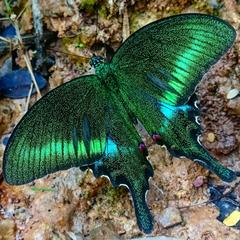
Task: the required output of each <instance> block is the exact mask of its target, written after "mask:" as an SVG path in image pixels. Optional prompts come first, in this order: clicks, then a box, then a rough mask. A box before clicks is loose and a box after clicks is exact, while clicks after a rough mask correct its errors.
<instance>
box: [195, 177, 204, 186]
mask: <svg viewBox="0 0 240 240" xmlns="http://www.w3.org/2000/svg"><path fill="white" fill-rule="evenodd" d="M203 184H204V177H203V176H198V177H197V178H196V179H195V180H194V181H193V186H194V187H196V188H199V187H201V186H202V185H203Z"/></svg>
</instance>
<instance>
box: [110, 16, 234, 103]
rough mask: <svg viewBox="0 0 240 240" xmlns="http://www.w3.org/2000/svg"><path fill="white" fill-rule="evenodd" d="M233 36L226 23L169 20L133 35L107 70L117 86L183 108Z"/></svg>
mask: <svg viewBox="0 0 240 240" xmlns="http://www.w3.org/2000/svg"><path fill="white" fill-rule="evenodd" d="M235 36H236V33H235V30H234V29H233V28H232V27H231V26H230V25H229V24H228V23H226V22H224V21H222V20H220V19H218V18H215V17H213V16H208V15H202V14H183V15H178V16H173V17H169V18H166V19H163V20H160V21H156V22H153V23H151V24H149V25H147V26H145V27H143V28H141V29H140V30H138V31H137V32H135V33H134V34H132V35H131V36H130V37H129V38H128V39H127V40H126V41H125V42H124V44H123V45H122V46H121V47H120V48H119V49H118V51H117V52H116V54H115V55H114V57H113V59H112V62H111V68H112V69H113V73H115V74H116V76H117V77H118V79H119V82H120V85H125V84H126V85H130V86H131V87H132V88H140V89H142V90H145V91H146V92H147V93H148V94H150V95H152V96H154V97H155V98H156V99H158V100H159V101H162V102H165V103H168V104H171V105H182V104H184V103H186V102H187V100H188V98H189V96H190V95H191V94H192V93H193V92H194V90H195V87H196V85H197V83H198V82H199V81H200V80H201V78H202V76H203V75H204V73H206V72H207V71H208V69H209V68H210V67H211V65H212V64H213V63H215V62H216V61H217V60H218V59H219V58H220V57H221V56H222V55H223V53H225V52H226V51H227V50H228V49H229V47H230V46H231V45H232V43H233V41H234V39H235Z"/></svg>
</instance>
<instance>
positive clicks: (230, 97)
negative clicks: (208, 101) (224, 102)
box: [227, 88, 239, 99]
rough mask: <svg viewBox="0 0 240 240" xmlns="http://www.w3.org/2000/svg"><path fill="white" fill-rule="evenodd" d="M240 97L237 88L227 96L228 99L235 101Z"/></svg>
mask: <svg viewBox="0 0 240 240" xmlns="http://www.w3.org/2000/svg"><path fill="white" fill-rule="evenodd" d="M238 95H239V90H238V89H236V88H233V89H231V90H230V91H229V92H228V94H227V99H233V98H235V97H237V96H238Z"/></svg>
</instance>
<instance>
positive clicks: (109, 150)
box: [105, 137, 118, 157]
mask: <svg viewBox="0 0 240 240" xmlns="http://www.w3.org/2000/svg"><path fill="white" fill-rule="evenodd" d="M117 153H118V147H117V144H116V143H115V142H114V141H113V140H112V139H111V138H110V137H108V138H107V144H106V149H105V155H106V156H110V157H113V156H115V155H116V154H117Z"/></svg>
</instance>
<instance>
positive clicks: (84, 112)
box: [3, 14, 236, 233]
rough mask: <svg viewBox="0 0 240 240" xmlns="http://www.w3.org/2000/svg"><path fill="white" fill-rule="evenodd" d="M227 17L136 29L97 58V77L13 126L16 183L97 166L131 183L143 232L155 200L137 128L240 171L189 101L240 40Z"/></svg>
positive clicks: (53, 96)
mask: <svg viewBox="0 0 240 240" xmlns="http://www.w3.org/2000/svg"><path fill="white" fill-rule="evenodd" d="M235 36H236V33H235V31H234V29H233V28H232V27H231V26H230V25H229V24H227V23H226V22H224V21H222V20H220V19H218V18H215V17H212V16H207V15H202V14H184V15H178V16H173V17H169V18H166V19H163V20H159V21H156V22H153V23H151V24H149V25H147V26H145V27H143V28H142V29H140V30H138V31H137V32H136V33H134V34H132V35H131V36H130V37H129V38H128V39H127V40H126V41H125V42H124V43H123V45H122V46H121V47H120V48H119V49H118V50H117V52H116V53H115V55H114V56H113V58H112V60H111V62H110V63H107V62H106V61H105V60H104V59H103V58H102V57H100V56H94V57H93V58H92V59H91V62H90V64H91V65H92V66H93V67H94V68H95V75H88V76H82V77H79V78H76V79H74V80H72V81H70V82H68V83H66V84H64V85H62V86H60V87H58V88H56V89H54V90H53V91H51V92H49V93H48V94H46V95H45V96H44V97H43V98H42V99H41V100H40V101H38V102H37V103H36V104H35V105H33V107H32V108H31V109H30V110H29V111H28V113H27V114H26V115H25V116H24V117H23V119H22V120H21V121H20V123H19V124H18V125H17V126H16V128H15V129H14V132H13V133H12V135H11V137H10V139H9V142H8V145H7V147H6V150H5V152H4V159H3V173H4V178H5V180H6V182H8V183H9V184H15V185H20V184H25V183H28V182H31V181H33V180H34V179H37V178H40V177H43V176H45V175H46V174H49V173H52V172H56V171H58V170H64V169H67V168H70V167H80V168H81V169H86V168H88V167H89V168H91V169H92V170H93V173H94V175H95V176H96V177H100V176H102V175H105V176H108V177H109V179H110V180H111V183H112V184H113V186H118V185H121V184H123V185H126V186H127V187H128V188H129V190H130V192H131V195H132V198H133V203H134V207H135V212H136V217H137V222H138V225H139V228H140V230H142V231H144V232H145V233H150V232H151V231H152V229H153V218H152V216H151V214H150V211H149V208H148V206H147V203H146V199H145V195H146V192H147V190H148V189H149V184H148V180H149V178H150V177H151V176H153V168H152V166H151V164H150V163H149V161H148V160H147V159H146V155H147V150H146V147H145V145H144V144H143V143H142V140H141V138H140V136H139V134H138V132H137V130H136V128H135V126H134V124H135V123H137V122H138V121H140V122H141V123H142V124H143V126H144V127H145V129H146V130H147V132H148V133H149V134H150V135H152V137H153V139H154V140H155V141H156V142H157V143H159V144H162V145H166V146H167V148H168V149H169V151H170V152H171V153H172V154H173V155H174V156H177V157H181V156H185V157H187V158H189V159H192V160H194V161H196V162H198V163H200V164H201V165H203V166H204V167H206V168H208V169H209V170H211V171H212V172H214V173H215V174H217V175H218V176H219V177H220V178H222V179H223V180H224V181H227V182H230V181H232V180H234V179H235V178H236V174H235V172H234V171H232V170H230V169H227V168H225V167H224V166H222V165H221V164H220V163H219V162H218V161H217V160H216V159H214V158H213V157H212V156H211V155H210V154H209V153H208V152H207V151H206V150H205V148H204V147H203V146H202V145H201V143H200V142H199V140H198V136H199V134H200V132H201V131H200V127H199V125H198V123H197V122H196V117H197V116H198V115H199V111H198V110H197V109H196V107H194V106H193V105H192V104H191V103H190V102H189V97H190V96H191V95H192V94H193V92H194V90H195V88H196V85H197V83H198V82H199V81H200V79H201V78H202V76H203V74H204V73H205V72H206V71H208V69H209V68H210V67H211V65H212V64H214V63H215V62H216V61H217V60H218V59H219V58H220V57H221V56H222V55H223V54H224V53H225V52H226V51H227V50H228V49H229V48H230V47H231V46H232V44H233V41H234V39H235Z"/></svg>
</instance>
